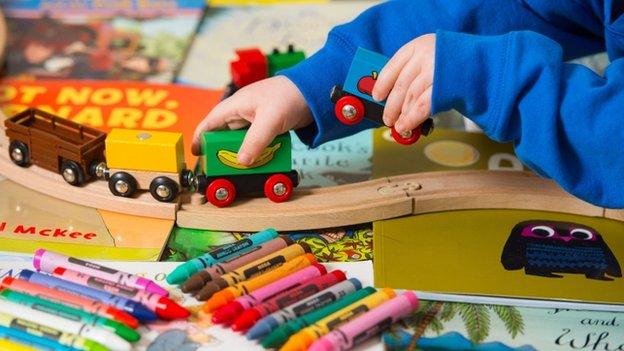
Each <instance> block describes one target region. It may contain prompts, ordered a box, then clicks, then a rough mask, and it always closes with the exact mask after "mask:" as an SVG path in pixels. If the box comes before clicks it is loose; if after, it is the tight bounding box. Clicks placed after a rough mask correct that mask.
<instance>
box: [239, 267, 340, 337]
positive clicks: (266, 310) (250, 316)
mask: <svg viewBox="0 0 624 351" xmlns="http://www.w3.org/2000/svg"><path fill="white" fill-rule="evenodd" d="M346 278H347V277H346V275H345V273H344V272H343V271H341V270H335V271H332V272H330V273H327V274H324V275H321V276H319V277H316V278H313V279H310V280H309V281H308V282H307V283H305V284H302V285H300V286H298V287H296V288H293V289H290V290H286V291H283V292H281V293H279V294H277V295H275V297H273V298H271V299H270V300H267V301H266V302H263V303H262V304H260V305H257V306H255V307H252V308H249V309H247V310H245V311H244V312H243V313H242V314H241V315H240V316H238V318H237V319H236V320H235V321H234V323H233V324H232V329H233V330H234V331H241V332H244V331H246V330H248V329H249V328H251V327H253V326H254V324H256V322H257V321H258V320H260V319H261V318H262V317H264V316H267V315H269V314H271V313H273V312H275V311H278V310H280V309H282V308H285V307H288V306H290V305H292V304H293V303H295V302H297V301H301V300H302V299H305V298H306V297H308V296H312V295H314V294H316V293H317V292H319V291H321V290H325V289H327V288H329V287H330V286H332V285H334V284H337V283H339V282H341V281H343V280H345V279H346Z"/></svg>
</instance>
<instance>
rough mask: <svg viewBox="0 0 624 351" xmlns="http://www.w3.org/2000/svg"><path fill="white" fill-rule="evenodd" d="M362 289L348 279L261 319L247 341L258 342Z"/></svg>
mask: <svg viewBox="0 0 624 351" xmlns="http://www.w3.org/2000/svg"><path fill="white" fill-rule="evenodd" d="M361 288H362V283H360V281H359V280H358V279H356V278H351V279H347V280H345V281H342V282H340V283H338V284H336V285H333V286H330V287H329V288H327V289H325V290H322V291H319V292H317V293H316V294H314V295H312V296H309V297H307V298H305V299H303V300H301V301H299V302H296V303H294V304H292V305H290V306H288V307H286V308H283V309H281V310H279V311H276V312H274V313H271V314H270V315H268V316H266V317H264V318H262V319H260V320H259V321H258V322H257V323H256V324H255V325H254V326H253V328H251V329H249V331H248V332H247V339H249V340H258V339H261V338H263V337H264V336H266V335H267V334H269V333H271V332H272V331H273V330H275V329H276V328H277V327H279V326H280V325H281V324H284V323H286V322H288V321H290V320H293V319H295V318H299V317H301V316H303V315H305V314H308V313H310V312H312V311H314V310H317V309H319V308H321V307H325V306H327V305H329V304H331V303H333V302H335V301H336V300H338V299H340V298H341V297H343V296H346V295H349V294H351V293H352V292H354V291H356V290H360V289H361Z"/></svg>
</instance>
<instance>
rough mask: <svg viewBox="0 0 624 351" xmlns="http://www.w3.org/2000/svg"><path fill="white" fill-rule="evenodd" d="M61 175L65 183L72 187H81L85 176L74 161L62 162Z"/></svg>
mask: <svg viewBox="0 0 624 351" xmlns="http://www.w3.org/2000/svg"><path fill="white" fill-rule="evenodd" d="M61 175H62V176H63V179H65V181H66V182H67V183H69V184H71V185H73V186H79V185H82V183H84V181H85V174H84V171H83V170H82V168H81V167H80V165H79V164H78V163H76V162H74V161H70V160H64V161H63V162H62V163H61Z"/></svg>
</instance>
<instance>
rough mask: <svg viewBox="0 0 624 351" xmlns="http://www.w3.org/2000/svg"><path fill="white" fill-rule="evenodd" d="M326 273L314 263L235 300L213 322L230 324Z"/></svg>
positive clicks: (217, 313)
mask: <svg viewBox="0 0 624 351" xmlns="http://www.w3.org/2000/svg"><path fill="white" fill-rule="evenodd" d="M326 273H327V269H325V267H324V266H323V265H321V264H318V263H314V264H312V265H311V266H308V267H306V268H304V269H302V270H300V271H297V272H295V273H293V274H291V275H289V276H287V277H284V278H282V279H279V280H276V281H274V282H273V283H271V284H268V285H265V286H263V287H262V288H260V289H258V290H256V291H254V292H252V293H251V294H248V295H243V296H241V297H239V298H236V299H234V300H233V301H231V302H229V303H228V304H227V305H225V306H223V307H221V308H219V309H218V310H216V311H215V312H214V314H213V315H212V321H213V322H214V323H217V324H221V323H225V324H230V323H232V321H234V319H236V318H237V317H238V316H239V315H240V314H241V313H243V311H244V310H246V309H248V308H251V307H254V306H256V305H259V304H261V303H263V302H265V301H267V300H269V299H271V298H272V297H274V296H275V295H277V294H279V293H281V292H284V291H287V290H290V289H294V288H296V287H298V286H300V285H301V284H303V283H305V282H306V281H308V280H310V279H312V278H316V277H318V276H321V275H323V274H326Z"/></svg>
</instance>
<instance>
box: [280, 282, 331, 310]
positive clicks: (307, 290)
mask: <svg viewBox="0 0 624 351" xmlns="http://www.w3.org/2000/svg"><path fill="white" fill-rule="evenodd" d="M319 291H320V290H319V286H318V285H316V284H310V285H306V286H304V287H302V288H301V289H298V290H297V291H295V293H292V294H289V295H286V296H282V297H279V298H277V299H275V305H276V306H277V307H278V309H282V308H284V307H287V306H290V305H292V304H293V303H294V302H296V301H298V300H301V299H304V298H306V297H308V296H310V295H314V294H316V293H317V292H319Z"/></svg>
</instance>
